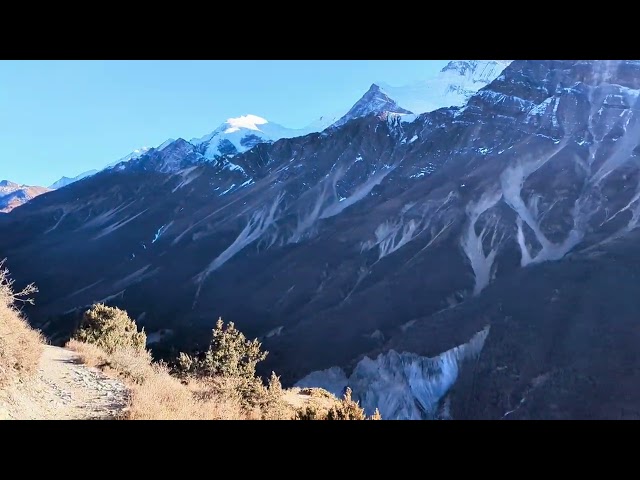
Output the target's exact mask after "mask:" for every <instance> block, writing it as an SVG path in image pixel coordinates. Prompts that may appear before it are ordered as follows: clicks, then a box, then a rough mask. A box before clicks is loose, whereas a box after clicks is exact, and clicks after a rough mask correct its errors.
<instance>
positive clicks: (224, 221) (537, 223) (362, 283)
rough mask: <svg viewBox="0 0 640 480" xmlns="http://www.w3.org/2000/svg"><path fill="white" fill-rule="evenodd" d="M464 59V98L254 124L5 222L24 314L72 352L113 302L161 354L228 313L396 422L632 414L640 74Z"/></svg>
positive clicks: (586, 64) (135, 165)
mask: <svg viewBox="0 0 640 480" xmlns="http://www.w3.org/2000/svg"><path fill="white" fill-rule="evenodd" d="M455 63H456V62H454V65H453V66H452V67H451V68H445V69H444V70H443V72H442V75H451V74H452V71H454V70H455V71H458V72H462V71H463V72H465V75H471V77H472V78H476V77H477V78H480V79H482V78H484V79H485V80H486V81H485V80H480V81H471V80H470V81H469V82H468V83H465V84H464V86H463V87H464V88H448V87H445V88H444V90H439V91H441V92H442V91H443V92H445V93H443V94H442V95H451V96H452V97H451V98H454V97H455V98H459V99H461V100H459V103H458V104H455V103H454V104H451V100H446V101H445V100H443V102H444V103H447V104H450V105H443V106H441V108H436V109H435V110H431V111H428V112H426V113H419V112H418V113H417V112H415V110H416V108H415V106H414V107H413V109H412V108H411V105H409V102H407V101H406V100H405V101H404V103H403V102H402V100H401V98H400V97H401V95H398V94H397V92H396V95H395V97H394V94H393V91H392V90H391V89H390V88H389V87H386V88H385V86H381V85H374V86H372V88H370V89H369V91H368V92H367V93H366V94H365V95H364V96H363V99H361V100H360V101H359V102H358V103H356V104H355V105H354V107H353V108H351V109H350V110H349V112H347V114H346V117H347V118H344V116H343V117H338V118H337V119H333V118H332V122H331V124H329V125H328V126H327V128H325V129H323V130H322V131H320V132H311V133H308V134H306V135H303V136H295V137H291V138H288V137H281V138H278V139H275V137H277V136H279V135H280V134H281V132H279V133H269V132H267V131H266V130H267V127H266V125H268V123H261V120H256V119H257V117H255V118H254V117H242V118H243V120H242V121H241V122H235V123H234V122H227V124H226V125H225V126H224V128H221V129H218V130H219V131H218V133H217V135H212V136H211V137H210V138H203V139H199V140H197V141H196V140H193V141H191V142H188V141H186V140H184V139H177V140H174V141H169V142H165V144H163V145H161V146H160V147H158V148H152V149H149V150H148V151H147V152H145V153H144V154H143V155H141V156H139V157H138V158H135V159H132V160H130V161H128V162H126V163H120V164H118V165H116V166H114V167H112V168H109V169H106V170H104V171H101V172H99V173H97V174H95V175H92V176H90V177H87V178H85V179H83V180H82V181H78V182H75V183H73V184H71V185H69V186H67V187H65V188H61V189H59V190H57V191H54V192H51V193H48V194H46V195H41V196H39V197H37V198H35V199H33V200H32V201H30V202H29V203H27V204H26V205H23V206H22V207H20V208H17V209H15V210H13V211H12V212H11V213H10V214H8V215H3V216H0V257H5V256H6V257H7V258H8V266H9V267H10V268H11V270H12V271H13V272H14V275H15V277H16V278H17V279H18V281H19V282H22V283H28V282H31V281H35V282H36V283H37V285H38V287H39V288H40V292H41V293H40V294H39V295H38V298H37V303H36V305H35V306H29V307H28V310H27V311H28V314H29V318H31V319H32V321H33V322H34V323H35V324H36V325H37V326H39V327H40V328H42V329H43V331H44V332H45V333H46V334H47V335H48V336H49V337H50V338H51V339H52V341H54V342H56V341H58V342H62V341H64V340H65V339H66V338H67V337H68V335H69V334H70V333H71V332H72V331H73V330H74V328H75V327H76V326H77V324H78V321H79V318H80V312H82V310H83V309H84V308H85V307H86V306H87V305H90V304H91V303H93V302H97V301H101V302H106V303H109V304H112V305H117V306H120V307H122V308H126V309H127V310H128V311H129V312H130V314H131V315H132V316H134V317H135V318H136V320H137V322H138V323H139V324H140V325H142V326H144V327H145V329H146V331H147V332H148V333H149V334H150V337H151V338H152V339H153V341H152V343H151V348H152V349H153V351H154V352H155V354H156V355H158V356H162V355H166V356H170V355H171V354H172V352H175V351H176V350H178V349H189V348H197V347H202V346H203V345H204V344H206V342H207V340H208V338H209V337H208V335H209V332H210V329H211V327H212V325H213V324H214V323H215V320H216V319H217V318H218V317H219V316H222V317H223V318H224V319H227V320H231V321H234V322H235V323H236V324H237V325H238V326H239V327H240V328H241V329H242V330H243V331H245V332H246V333H247V335H248V336H249V337H258V338H260V339H261V340H262V341H263V343H264V345H265V347H266V349H267V350H269V351H270V352H271V353H270V354H269V356H268V357H267V360H266V361H265V362H264V371H263V373H265V374H266V373H268V372H270V371H271V370H274V371H277V372H279V373H281V374H282V380H283V383H285V384H288V385H293V384H296V385H299V386H321V387H324V388H327V389H328V390H330V391H332V392H334V393H338V394H339V393H340V392H341V391H342V390H343V389H344V388H345V387H346V386H349V387H351V388H352V390H353V393H354V398H357V399H358V400H359V401H360V402H361V404H362V405H363V406H364V407H365V409H367V410H368V411H372V410H373V409H374V408H375V407H378V408H379V409H380V412H381V413H382V416H383V418H403V419H405V418H411V419H434V418H445V419H446V418H457V419H464V418H474V419H530V418H559V419H561V418H638V415H639V413H640V412H638V405H640V388H638V387H637V385H639V384H640V383H639V380H640V378H639V377H638V375H639V374H638V372H640V357H639V356H638V355H637V348H636V345H637V343H638V342H639V341H640V329H638V320H637V305H636V304H635V301H634V299H635V298H637V297H638V295H639V294H640V284H639V283H638V282H637V281H636V280H637V272H636V269H635V264H634V263H633V259H634V258H636V257H637V256H638V255H639V254H640V251H639V247H638V245H639V244H638V235H639V233H638V229H637V227H638V224H639V219H640V201H639V200H640V193H639V192H640V163H639V162H638V156H639V155H640V123H639V117H638V109H639V107H640V103H639V100H638V98H639V96H640V61H597V60H594V61H585V60H581V61H576V60H530V61H529V60H518V61H514V62H512V63H508V62H507V63H508V64H507V63H505V64H504V65H501V64H499V62H495V65H496V66H495V68H494V69H493V70H491V69H485V68H482V67H481V65H482V62H476V63H474V62H473V61H469V62H457V67H455ZM497 65H500V66H497ZM454 67H455V68H454ZM463 67H464V68H463ZM500 67H505V68H504V69H501V68H500ZM489 71H490V72H491V74H489V73H488V72H489ZM465 78H467V77H465ZM469 85H477V86H478V89H477V90H476V91H472V89H471V87H469ZM415 90H416V91H418V90H419V89H418V88H417V87H416V89H415ZM427 91H431V90H429V89H427ZM446 92H451V93H446ZM425 95H426V94H425ZM432 95H433V96H434V98H436V97H437V95H436V93H432ZM462 99H463V100H462ZM425 101H426V100H425ZM429 101H431V100H429ZM369 107H370V108H369ZM421 108H422V107H421ZM334 118H335V117H334ZM234 129H235V130H234ZM243 129H246V130H247V132H246V133H245V132H244V131H243ZM256 129H258V130H259V131H260V132H262V133H264V134H265V135H271V134H273V135H274V138H269V139H268V140H265V141H257V142H256V143H255V144H254V145H248V144H247V145H243V144H242V142H241V140H242V139H244V138H246V136H247V135H256V136H258V134H256V133H255V132H256V131H258V130H256ZM249 131H251V132H254V133H249ZM238 132H242V134H238ZM273 132H276V130H273ZM265 138H266V137H265ZM223 140H228V142H229V144H231V145H232V146H233V147H234V149H235V150H232V149H231V148H229V149H228V150H227V147H229V145H228V144H226V143H224V142H223ZM234 142H235V143H234ZM221 143H222V144H223V145H222V150H221V149H220V145H221ZM225 145H226V147H225Z"/></svg>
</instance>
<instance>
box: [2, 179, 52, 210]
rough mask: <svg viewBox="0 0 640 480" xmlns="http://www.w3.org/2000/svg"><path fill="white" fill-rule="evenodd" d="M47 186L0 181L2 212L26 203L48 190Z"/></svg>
mask: <svg viewBox="0 0 640 480" xmlns="http://www.w3.org/2000/svg"><path fill="white" fill-rule="evenodd" d="M48 191H49V189H48V188H45V187H31V186H29V185H19V184H17V183H14V182H10V181H9V180H1V181H0V213H9V212H10V211H11V210H13V209H14V208H16V207H19V206H20V205H24V204H25V203H27V202H28V201H29V200H31V199H32V198H35V197H37V196H38V195H42V194H43V193H46V192H48Z"/></svg>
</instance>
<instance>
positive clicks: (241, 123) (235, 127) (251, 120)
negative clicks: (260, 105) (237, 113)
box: [224, 115, 269, 134]
mask: <svg viewBox="0 0 640 480" xmlns="http://www.w3.org/2000/svg"><path fill="white" fill-rule="evenodd" d="M266 123H269V122H267V121H266V120H265V119H264V118H262V117H258V116H257V115H243V116H241V117H237V118H229V119H227V124H228V125H229V128H227V129H226V130H225V131H224V133H226V134H229V133H233V132H237V131H239V130H240V129H243V128H245V129H247V130H256V131H260V129H259V128H258V125H264V124H266Z"/></svg>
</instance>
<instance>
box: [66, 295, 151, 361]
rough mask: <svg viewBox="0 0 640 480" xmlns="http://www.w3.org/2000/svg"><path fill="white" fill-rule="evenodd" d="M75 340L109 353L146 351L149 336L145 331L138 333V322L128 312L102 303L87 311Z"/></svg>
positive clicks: (74, 337)
mask: <svg viewBox="0 0 640 480" xmlns="http://www.w3.org/2000/svg"><path fill="white" fill-rule="evenodd" d="M73 339H74V340H77V341H79V342H85V343H92V344H95V345H96V346H98V347H99V348H101V349H103V350H104V351H105V352H107V353H114V352H116V351H117V350H121V349H132V350H135V351H139V352H143V351H145V346H146V343H147V335H146V333H145V332H144V329H143V330H142V331H141V332H138V328H137V326H136V322H135V321H133V320H132V319H131V318H129V315H127V312H125V311H124V310H120V309H119V308H115V307H108V306H106V305H103V304H101V303H99V304H96V305H94V306H93V307H91V308H90V309H89V310H87V311H86V312H85V313H84V315H83V317H82V323H81V324H80V328H79V329H78V331H77V332H76V333H75V334H74V336H73Z"/></svg>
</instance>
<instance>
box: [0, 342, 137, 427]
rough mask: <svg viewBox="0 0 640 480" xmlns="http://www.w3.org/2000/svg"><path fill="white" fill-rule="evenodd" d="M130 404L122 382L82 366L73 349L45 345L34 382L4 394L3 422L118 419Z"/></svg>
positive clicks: (1, 394) (0, 414)
mask: <svg viewBox="0 0 640 480" xmlns="http://www.w3.org/2000/svg"><path fill="white" fill-rule="evenodd" d="M126 405H127V389H126V387H125V386H124V385H123V384H122V383H121V382H119V381H118V380H113V379H110V378H108V377H106V376H105V375H104V374H103V373H101V372H100V371H98V370H96V369H94V368H89V367H87V366H85V365H82V364H81V363H80V362H79V360H78V355H77V354H75V353H74V352H72V351H70V350H66V349H64V348H59V347H51V346H45V348H44V352H43V354H42V357H41V358H40V365H39V368H38V372H37V373H36V374H35V375H34V377H33V379H31V380H29V381H27V382H22V383H18V384H16V385H14V386H12V387H10V388H8V389H6V390H5V391H2V392H0V419H15V420H36V419H38V420H99V419H114V418H117V417H118V416H119V415H120V414H122V412H123V411H124V409H125V408H126Z"/></svg>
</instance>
